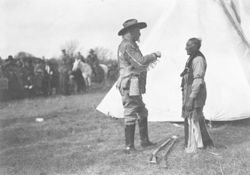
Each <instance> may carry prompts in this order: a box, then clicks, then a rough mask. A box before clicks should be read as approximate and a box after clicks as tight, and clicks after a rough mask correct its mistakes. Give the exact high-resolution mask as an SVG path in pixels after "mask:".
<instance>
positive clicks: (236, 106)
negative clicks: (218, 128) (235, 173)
mask: <svg viewBox="0 0 250 175" xmlns="http://www.w3.org/2000/svg"><path fill="white" fill-rule="evenodd" d="M241 3H242V1H232V0H230V1H229V0H173V1H169V3H168V4H167V5H168V8H167V10H166V11H165V12H164V13H163V15H162V17H161V18H160V19H159V20H158V23H157V24H156V25H155V26H153V30H152V31H151V33H150V35H149V36H148V38H147V40H146V41H145V42H144V43H142V45H143V46H142V47H141V49H142V51H143V53H149V52H151V51H152V50H160V51H161V52H162V53H163V56H162V58H161V59H160V61H159V63H158V64H157V65H156V66H155V68H154V69H152V70H150V71H149V73H148V79H147V93H146V95H145V96H143V98H144V101H145V103H146V106H147V108H148V110H149V121H183V119H182V118H181V89H180V82H181V78H180V77H179V75H180V73H181V71H182V70H183V68H184V65H185V62H186V60H187V58H188V56H187V55H186V52H185V44H186V41H187V40H188V39H189V38H191V37H199V38H201V39H202V47H201V51H202V52H203V53H204V55H205V56H206V59H207V63H208V68H207V73H206V77H205V81H206V84H207V90H208V98H207V102H206V106H205V108H204V114H205V117H206V119H208V120H213V121H227V120H238V119H243V118H248V117H250V48H249V45H248V41H247V39H246V36H245V34H244V32H245V31H244V32H243V29H242V27H241V25H242V24H245V22H246V19H247V17H246V16H244V17H242V15H247V12H246V10H247V9H246V8H245V7H246V6H243V5H242V4H241ZM248 10H250V9H248ZM248 19H250V18H248ZM151 27H152V26H151ZM149 28H150V26H149ZM246 32H248V31H246ZM142 35H143V31H142ZM142 37H143V36H142ZM97 110H99V111H101V112H103V113H104V114H106V115H109V116H113V117H118V118H121V117H123V108H122V103H121V97H120V94H119V92H118V90H117V89H116V88H115V86H113V87H112V88H111V90H110V91H109V92H108V94H107V95H106V96H105V97H104V99H103V100H102V101H101V103H100V104H99V106H98V107H97Z"/></svg>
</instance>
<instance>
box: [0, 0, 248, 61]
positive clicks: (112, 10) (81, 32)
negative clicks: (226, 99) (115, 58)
mask: <svg viewBox="0 0 250 175" xmlns="http://www.w3.org/2000/svg"><path fill="white" fill-rule="evenodd" d="M175 1H176V0H0V56H1V57H2V58H6V57H7V56H8V55H10V54H11V55H15V54H17V52H19V51H26V52H29V53H31V54H33V55H35V56H38V57H42V56H45V57H47V58H50V57H55V56H59V55H60V50H61V48H62V46H63V45H64V44H65V43H66V42H68V41H72V40H74V41H78V42H79V43H80V46H79V50H80V51H82V52H83V53H84V54H85V55H86V52H87V51H88V50H89V49H90V48H93V47H97V46H98V47H104V48H107V49H110V50H112V51H113V52H114V53H115V52H116V50H117V46H118V44H119V42H120V40H121V39H120V37H118V36H117V32H118V31H119V30H120V29H121V27H122V23H123V22H124V21H125V20H127V19H129V18H137V19H138V20H139V21H145V22H147V24H148V28H147V29H145V30H143V31H142V37H141V40H142V42H143V41H144V40H146V38H147V36H149V33H150V31H151V30H152V29H153V27H154V24H155V23H156V22H157V20H159V19H161V18H160V16H161V15H162V16H164V15H165V14H166V13H167V12H168V8H169V7H170V6H171V3H174V2H175ZM238 1H242V2H245V3H244V4H243V7H244V8H245V12H248V15H250V10H249V9H250V3H249V2H250V0H238ZM164 13H165V14H164ZM248 24H249V23H248ZM247 30H248V31H249V32H248V33H250V24H249V25H248V26H247Z"/></svg>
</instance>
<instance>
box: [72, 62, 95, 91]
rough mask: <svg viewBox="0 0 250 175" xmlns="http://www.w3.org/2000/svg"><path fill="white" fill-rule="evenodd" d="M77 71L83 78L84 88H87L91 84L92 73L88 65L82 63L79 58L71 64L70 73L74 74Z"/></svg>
mask: <svg viewBox="0 0 250 175" xmlns="http://www.w3.org/2000/svg"><path fill="white" fill-rule="evenodd" d="M78 69H79V70H80V71H81V73H82V76H83V78H84V81H85V85H86V88H89V87H90V86H91V83H92V73H93V71H92V68H91V67H90V65H89V64H87V63H84V62H83V61H81V59H79V58H76V59H75V62H74V63H73V68H72V71H73V72H75V71H77V70H78Z"/></svg>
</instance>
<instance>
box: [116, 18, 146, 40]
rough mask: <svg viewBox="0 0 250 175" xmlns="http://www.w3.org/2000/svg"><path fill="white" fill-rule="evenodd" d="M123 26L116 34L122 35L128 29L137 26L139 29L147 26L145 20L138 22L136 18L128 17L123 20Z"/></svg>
mask: <svg viewBox="0 0 250 175" xmlns="http://www.w3.org/2000/svg"><path fill="white" fill-rule="evenodd" d="M122 25H123V28H122V29H121V30H120V31H119V32H118V35H119V36H120V35H124V34H125V33H126V32H127V31H128V30H129V29H131V28H134V27H138V28H140V29H144V28H146V27H147V24H146V23H145V22H138V21H137V20H136V19H129V20H127V21H125V22H124V23H123V24H122Z"/></svg>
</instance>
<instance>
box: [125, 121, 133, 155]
mask: <svg viewBox="0 0 250 175" xmlns="http://www.w3.org/2000/svg"><path fill="white" fill-rule="evenodd" d="M134 137H135V124H133V125H125V145H126V147H125V153H130V152H131V151H135V146H134Z"/></svg>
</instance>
